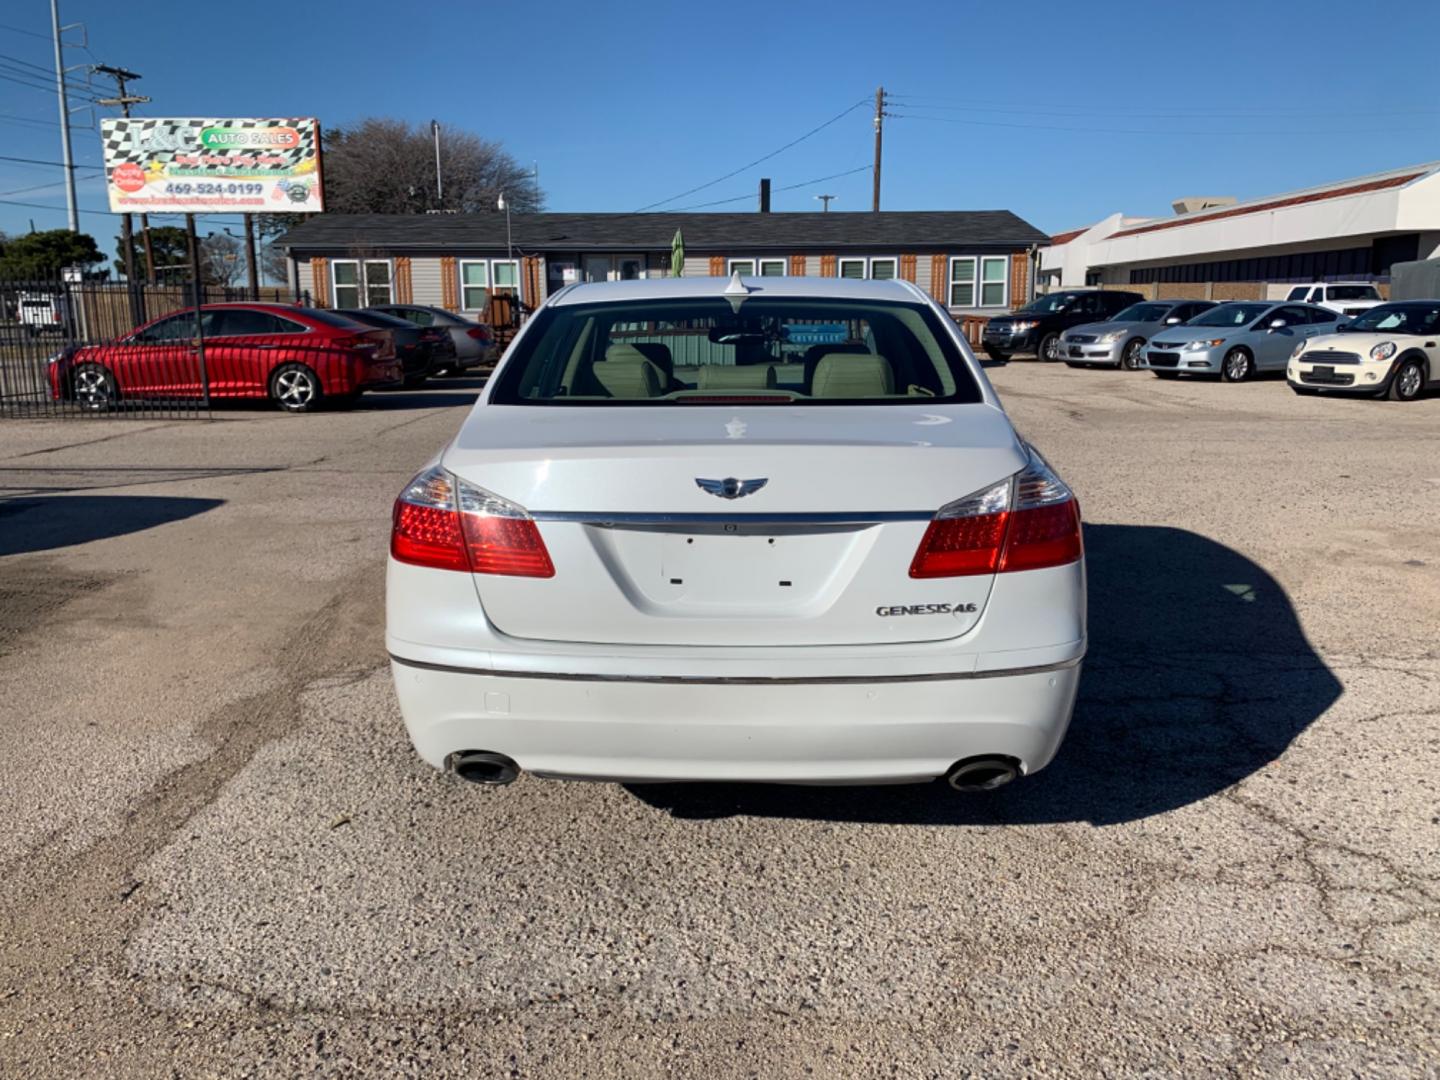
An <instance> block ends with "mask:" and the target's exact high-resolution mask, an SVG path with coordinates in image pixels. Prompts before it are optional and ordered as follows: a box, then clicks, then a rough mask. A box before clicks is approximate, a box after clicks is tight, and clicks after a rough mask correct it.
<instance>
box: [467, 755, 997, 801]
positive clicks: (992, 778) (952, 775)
mask: <svg viewBox="0 0 1440 1080" xmlns="http://www.w3.org/2000/svg"><path fill="white" fill-rule="evenodd" d="M445 766H446V768H448V769H449V770H450V771H451V772H453V773H454V774H455V775H456V776H458V777H460V779H462V780H469V781H470V782H471V783H472V784H484V785H485V786H487V787H501V786H503V785H505V784H511V783H514V782H515V779H516V777H518V776H519V775H520V766H519V765H517V764H516V763H515V760H514V759H513V758H508V757H506V756H505V755H504V754H497V753H494V752H492V751H490V750H459V751H456V752H455V753H453V754H451V755H450V756H449V757H447V758H446V759H445ZM1019 775H1020V763H1019V762H1017V761H1016V760H1015V759H1014V758H1010V757H1001V756H999V755H994V754H991V755H982V756H980V757H970V758H964V759H962V760H960V761H957V762H956V763H955V764H954V765H951V766H950V768H949V770H948V771H947V772H946V773H945V782H946V783H947V784H949V785H950V786H951V787H952V788H954V789H955V790H956V791H967V792H969V791H994V790H995V789H996V788H999V787H1004V786H1005V785H1006V784H1008V783H1010V781H1012V780H1014V779H1015V778H1016V777H1018V776H1019Z"/></svg>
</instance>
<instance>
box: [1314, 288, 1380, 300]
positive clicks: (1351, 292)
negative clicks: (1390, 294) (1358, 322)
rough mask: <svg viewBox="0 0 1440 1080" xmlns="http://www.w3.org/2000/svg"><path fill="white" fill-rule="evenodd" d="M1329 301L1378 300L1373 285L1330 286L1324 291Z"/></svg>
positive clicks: (1378, 296) (1377, 294)
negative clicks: (1328, 295)
mask: <svg viewBox="0 0 1440 1080" xmlns="http://www.w3.org/2000/svg"><path fill="white" fill-rule="evenodd" d="M1325 291H1326V292H1327V293H1329V294H1330V299H1331V300H1379V299H1380V294H1379V293H1378V292H1376V291H1375V286H1374V285H1331V286H1330V287H1329V288H1327V289H1326V290H1325Z"/></svg>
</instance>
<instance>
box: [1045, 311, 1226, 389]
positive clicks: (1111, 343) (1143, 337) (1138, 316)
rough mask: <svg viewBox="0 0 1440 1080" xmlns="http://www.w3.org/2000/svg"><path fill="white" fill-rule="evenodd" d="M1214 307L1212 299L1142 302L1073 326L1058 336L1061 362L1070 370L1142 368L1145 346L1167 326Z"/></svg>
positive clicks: (1176, 324) (1184, 320)
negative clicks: (1108, 316)
mask: <svg viewBox="0 0 1440 1080" xmlns="http://www.w3.org/2000/svg"><path fill="white" fill-rule="evenodd" d="M1214 306H1215V302H1214V301H1213V300H1142V301H1141V302H1140V303H1138V304H1131V305H1130V306H1129V307H1127V308H1125V309H1124V310H1123V311H1121V312H1120V313H1119V314H1118V315H1116V316H1115V317H1114V318H1113V319H1110V320H1108V321H1107V322H1098V323H1086V324H1085V325H1084V326H1072V327H1071V328H1070V329H1069V330H1066V331H1065V333H1064V334H1062V335H1061V337H1060V359H1062V360H1064V361H1065V363H1067V364H1069V365H1070V366H1071V367H1119V368H1124V369H1126V370H1127V371H1135V370H1137V369H1139V368H1140V367H1143V366H1144V365H1143V364H1142V363H1141V361H1140V352H1141V350H1142V349H1144V348H1145V343H1146V342H1147V341H1149V340H1150V339H1151V338H1152V337H1154V336H1155V335H1156V334H1158V333H1159V332H1160V331H1161V330H1164V329H1165V328H1167V327H1170V326H1179V325H1180V324H1181V323H1184V322H1188V321H1189V320H1191V319H1193V318H1194V317H1195V316H1197V315H1199V314H1201V313H1202V312H1205V311H1209V310H1210V309H1211V308H1213V307H1214Z"/></svg>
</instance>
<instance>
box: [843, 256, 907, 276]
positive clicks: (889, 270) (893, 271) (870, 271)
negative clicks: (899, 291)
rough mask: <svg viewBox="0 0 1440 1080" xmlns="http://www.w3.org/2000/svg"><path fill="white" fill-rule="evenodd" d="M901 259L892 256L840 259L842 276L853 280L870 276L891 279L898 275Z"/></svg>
mask: <svg viewBox="0 0 1440 1080" xmlns="http://www.w3.org/2000/svg"><path fill="white" fill-rule="evenodd" d="M899 265H900V260H899V259H894V258H890V257H889V256H886V257H885V258H875V259H871V258H863V259H862V258H859V257H858V256H857V257H855V258H849V259H841V260H840V276H841V277H842V278H850V279H851V280H852V281H861V280H863V279H865V278H870V279H871V280H873V281H890V280H892V279H893V278H895V277H896V276H897V271H898V269H899Z"/></svg>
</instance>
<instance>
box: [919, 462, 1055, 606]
mask: <svg viewBox="0 0 1440 1080" xmlns="http://www.w3.org/2000/svg"><path fill="white" fill-rule="evenodd" d="M1082 554H1083V546H1082V543H1081V538H1080V507H1079V505H1078V504H1077V503H1076V501H1075V496H1074V495H1073V494H1071V492H1070V489H1069V488H1068V487H1066V486H1065V483H1064V481H1062V480H1061V479H1060V478H1059V477H1058V476H1056V475H1055V473H1054V472H1053V471H1052V470H1051V468H1050V466H1049V465H1048V464H1046V462H1045V459H1044V458H1042V457H1040V455H1039V454H1037V453H1035V451H1033V450H1031V451H1030V464H1029V465H1027V466H1026V467H1025V468H1024V469H1023V470H1021V471H1020V472H1019V473H1018V474H1017V475H1016V476H1014V477H1013V478H1011V479H1009V480H1002V481H1001V482H1000V483H998V484H994V485H992V486H990V487H988V488H985V489H984V490H982V491H977V492H975V493H974V494H972V495H967V496H965V498H963V499H957V500H956V501H955V502H953V503H950V504H949V505H947V506H944V507H942V508H941V509H940V512H939V513H938V514H936V515H935V520H933V521H932V522H930V525H929V527H928V528H927V529H926V530H925V536H924V537H923V538H922V539H921V541H920V547H919V548H918V549H917V550H916V552H915V558H914V560H913V561H912V562H911V563H910V576H911V577H915V578H927V577H964V576H966V575H970V574H997V573H998V574H1004V573H1009V572H1012V571H1019V570H1039V569H1042V568H1044V567H1047V566H1063V565H1065V564H1066V563H1072V562H1074V561H1075V560H1077V559H1079V558H1080V556H1081V555H1082Z"/></svg>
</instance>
